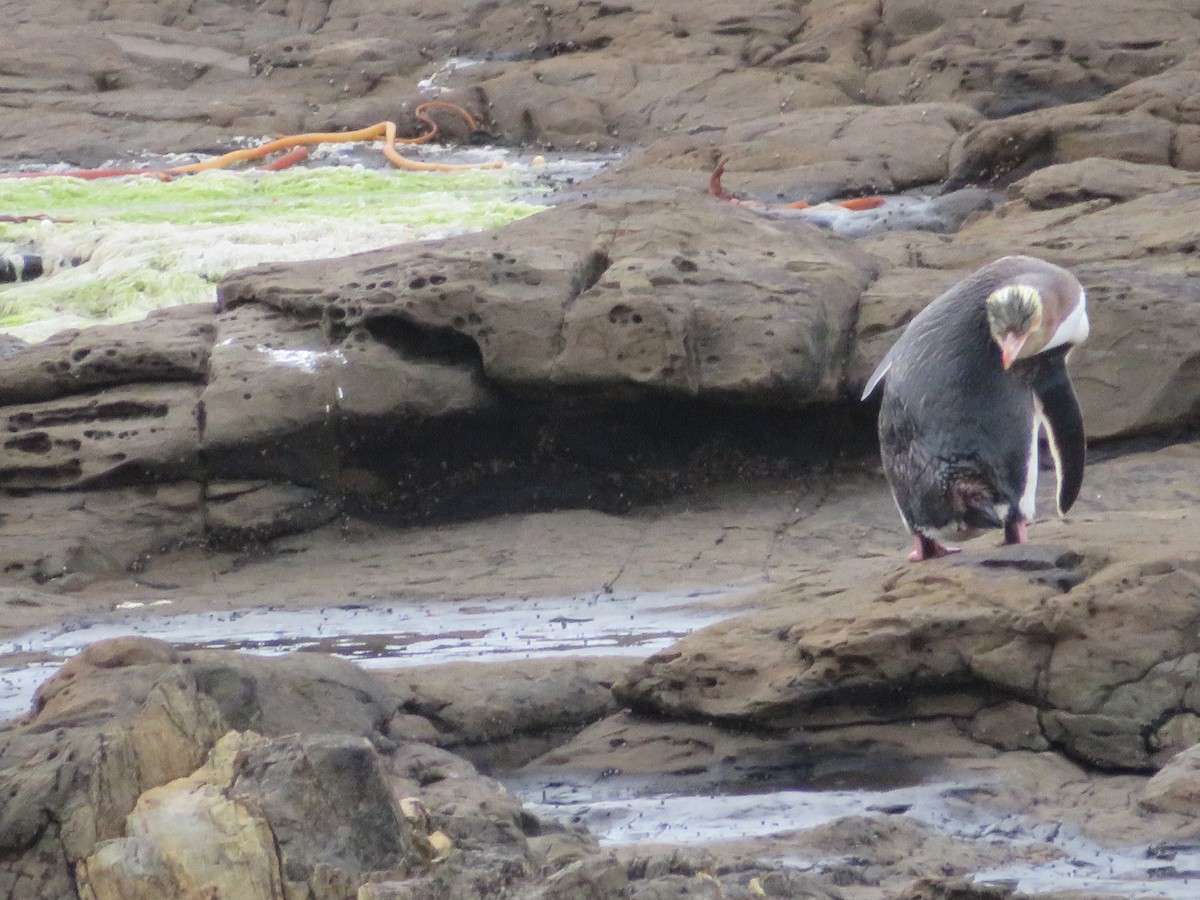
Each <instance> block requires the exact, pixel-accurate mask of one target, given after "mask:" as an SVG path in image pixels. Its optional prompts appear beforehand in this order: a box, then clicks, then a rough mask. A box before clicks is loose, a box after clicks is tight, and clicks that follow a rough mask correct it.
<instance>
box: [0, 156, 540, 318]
mask: <svg viewBox="0 0 1200 900" xmlns="http://www.w3.org/2000/svg"><path fill="white" fill-rule="evenodd" d="M521 190H522V189H521V186H520V184H519V182H518V179H517V176H516V174H515V173H514V172H513V170H477V171H467V172H461V173H425V172H401V171H395V170H368V169H362V168H358V167H349V166H330V167H324V168H315V169H290V170H287V171H283V172H241V173H239V172H229V171H214V172H203V173H200V174H197V175H191V176H186V177H181V178H177V179H175V180H173V181H168V182H164V181H159V180H158V179H154V178H147V177H123V178H114V179H102V180H97V181H84V180H81V179H76V178H34V179H0V209H2V210H4V212H5V213H6V214H7V215H8V216H9V217H12V218H13V219H20V218H23V217H27V216H33V217H44V218H40V219H36V220H31V221H3V222H0V244H3V245H4V246H3V248H0V249H2V250H3V252H31V253H36V254H38V255H40V256H42V257H43V259H44V260H45V261H46V265H47V268H48V269H49V270H50V272H49V274H47V275H46V276H44V277H42V278H39V279H36V280H33V281H29V282H25V283H22V284H15V285H6V286H2V287H0V328H4V329H5V330H7V331H9V332H10V333H14V334H17V335H19V336H21V337H24V338H25V339H27V340H37V339H40V338H43V337H46V336H48V335H49V334H50V333H52V332H53V331H57V330H60V329H61V328H63V327H82V326H86V325H88V324H92V323H96V322H102V321H130V320H133V319H137V318H141V317H142V316H144V315H145V314H146V313H147V312H149V311H150V310H153V309H157V308H161V307H164V306H170V305H175V304H179V303H191V302H204V301H211V300H213V299H215V296H216V289H215V285H216V283H217V281H218V280H219V279H220V278H221V276H223V275H224V274H226V273H227V272H229V271H232V270H233V269H236V268H241V267H244V266H248V265H253V264H255V263H259V262H267V261H289V260H301V259H319V258H328V257H332V256H341V255H345V254H348V253H355V252H360V251H363V250H369V249H375V248H378V247H385V246H390V245H393V244H399V243H406V242H409V241H415V240H423V239H428V238H435V237H443V236H446V235H449V234H457V233H463V232H467V231H478V230H482V229H487V228H495V227H499V226H501V225H504V224H506V223H508V222H511V221H513V220H515V219H518V218H521V217H523V216H527V215H530V214H531V213H533V212H536V211H537V210H538V209H540V208H541V207H538V206H535V205H532V204H530V203H526V202H524V201H522V200H521V199H519V197H518V194H519V193H520V192H521Z"/></svg>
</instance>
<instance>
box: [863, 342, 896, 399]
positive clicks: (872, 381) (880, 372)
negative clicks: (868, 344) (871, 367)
mask: <svg viewBox="0 0 1200 900" xmlns="http://www.w3.org/2000/svg"><path fill="white" fill-rule="evenodd" d="M891 367H892V354H891V353H890V352H889V353H888V355H887V356H885V357H884V358H883V359H882V360H880V362H879V365H878V366H876V367H875V371H874V372H872V373H871V377H870V378H868V379H867V386H866V387H864V388H863V392H862V396H861V397H859V398H858V399H859V400H866V399H867V398H868V397H870V396H871V393H872V392H873V391H874V390H875V388H877V387H878V386H879V382H881V381H883V376H884V375H886V374H887V373H888V369H890V368H891Z"/></svg>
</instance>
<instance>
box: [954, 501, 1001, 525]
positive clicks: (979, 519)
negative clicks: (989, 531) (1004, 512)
mask: <svg viewBox="0 0 1200 900" xmlns="http://www.w3.org/2000/svg"><path fill="white" fill-rule="evenodd" d="M963 524H964V525H969V526H970V527H971V528H1003V527H1004V520H1003V519H1001V518H1000V516H999V515H997V514H996V507H994V506H992V505H991V504H990V503H989V504H987V505H983V504H980V505H979V506H968V507H967V508H966V509H965V510H964V511H963Z"/></svg>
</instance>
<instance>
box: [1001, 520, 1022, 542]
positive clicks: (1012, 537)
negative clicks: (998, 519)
mask: <svg viewBox="0 0 1200 900" xmlns="http://www.w3.org/2000/svg"><path fill="white" fill-rule="evenodd" d="M1028 543H1029V528H1028V527H1027V526H1026V525H1025V523H1024V522H1006V523H1005V524H1004V543H1003V544H1001V545H1000V546H1001V547H1005V546H1008V545H1009V544H1028Z"/></svg>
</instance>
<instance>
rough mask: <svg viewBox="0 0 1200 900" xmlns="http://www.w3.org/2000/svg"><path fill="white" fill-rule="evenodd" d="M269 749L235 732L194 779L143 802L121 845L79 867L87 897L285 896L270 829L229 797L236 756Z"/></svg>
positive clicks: (153, 792)
mask: <svg viewBox="0 0 1200 900" xmlns="http://www.w3.org/2000/svg"><path fill="white" fill-rule="evenodd" d="M264 743H267V741H266V740H265V739H264V738H262V737H260V736H258V735H255V734H253V733H252V732H246V733H239V732H230V733H229V734H228V735H226V736H225V737H224V738H222V739H221V740H220V741H219V742H218V743H217V744H216V745H215V746H214V747H213V750H212V753H211V755H210V757H209V759H208V761H207V762H206V763H205V765H204V766H203V767H201V768H200V769H198V770H196V771H195V772H194V773H192V774H191V775H188V776H186V777H184V778H180V779H177V780H175V781H171V782H168V783H167V784H164V785H162V786H159V787H153V788H151V789H150V790H148V791H146V792H145V793H143V794H142V795H141V797H139V798H138V802H137V805H136V806H135V807H134V809H133V811H132V812H131V813H130V814H129V817H128V821H127V825H126V829H125V831H126V834H125V836H124V837H121V838H115V839H111V840H107V841H103V842H101V843H100V844H99V845H98V846H97V848H96V852H95V853H94V854H92V855H91V856H90V857H88V858H87V859H84V860H81V861H80V863H79V865H78V866H77V867H76V877H77V879H78V881H79V889H80V893H81V895H82V896H85V897H89V898H94V900H118V898H129V900H136V898H143V897H144V898H147V900H149V898H152V897H153V898H163V897H181V896H188V895H189V894H190V895H202V894H204V893H213V894H215V895H216V896H237V897H245V898H246V900H275V898H278V897H282V896H283V886H282V878H281V875H280V867H279V858H278V854H277V851H276V848H275V840H274V836H273V834H272V832H271V828H270V826H269V824H268V822H267V821H266V820H265V819H263V818H262V817H261V816H260V815H256V814H255V811H254V810H253V808H252V807H250V806H248V805H247V804H246V803H244V802H241V801H239V800H238V799H237V798H233V797H230V796H228V793H227V792H228V791H229V788H230V786H231V785H232V783H233V782H234V780H235V777H236V776H235V756H236V754H237V753H238V752H239V751H240V752H247V751H249V750H250V749H252V748H253V747H254V746H255V745H256V744H264Z"/></svg>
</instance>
